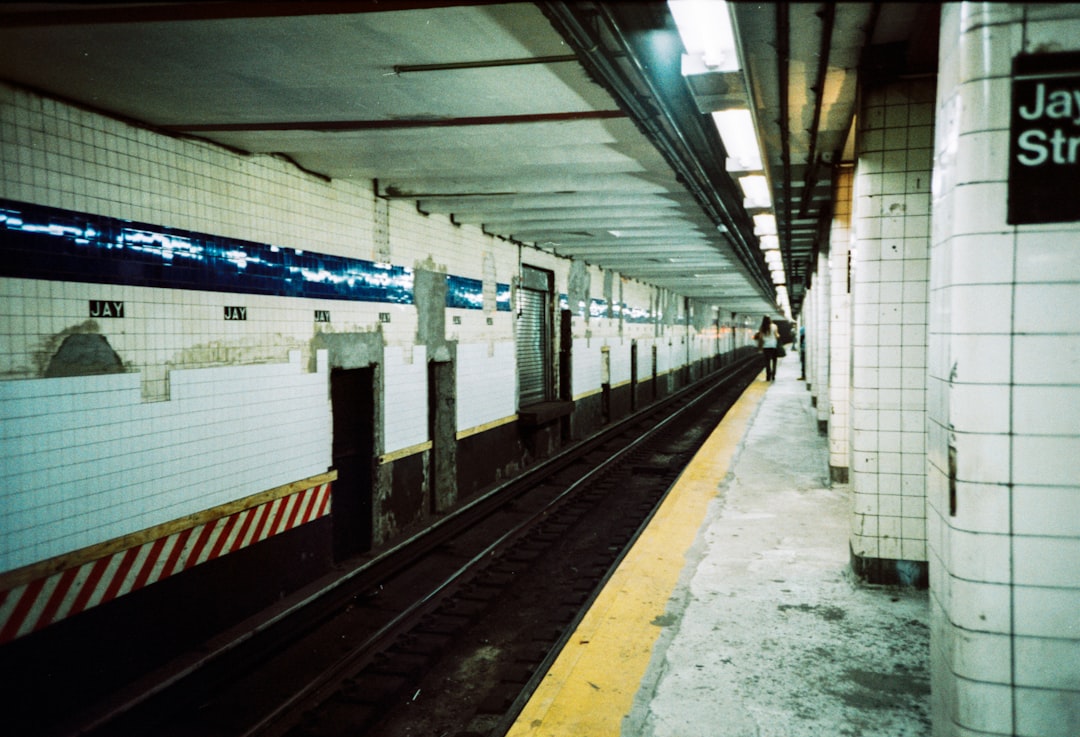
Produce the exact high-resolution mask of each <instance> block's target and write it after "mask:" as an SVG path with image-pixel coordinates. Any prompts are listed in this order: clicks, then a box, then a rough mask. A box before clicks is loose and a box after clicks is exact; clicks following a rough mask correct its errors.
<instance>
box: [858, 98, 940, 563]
mask: <svg viewBox="0 0 1080 737" xmlns="http://www.w3.org/2000/svg"><path fill="white" fill-rule="evenodd" d="M933 101H934V80H933V79H913V80H894V81H889V82H883V83H878V84H875V85H873V86H867V87H866V88H865V89H864V90H863V91H862V97H861V100H860V112H859V129H858V136H857V138H856V152H857V165H856V171H855V210H854V219H855V231H856V243H855V248H856V254H855V258H854V264H853V266H854V269H853V274H852V283H853V287H852V288H853V292H854V294H853V301H852V316H853V319H852V362H853V363H852V389H851V414H852V425H851V427H852V433H851V438H852V445H851V448H852V456H851V458H852V466H851V470H852V490H853V493H854V505H855V506H854V514H853V518H852V523H853V526H852V534H851V548H852V564H853V567H854V569H855V570H856V572H858V573H859V574H861V575H863V576H864V577H866V578H867V579H869V580H871V581H878V582H890V581H898V582H901V583H919V584H923V583H924V582H925V577H926V568H927V567H926V560H927V558H926V511H925V505H926V455H925V454H926V445H925V443H926V429H925V427H926V424H925V423H926V411H925V408H926V322H927V317H926V312H927V285H928V268H929V254H928V250H929V248H928V247H929V235H930V217H929V214H930V174H931V163H932V149H931V145H932V142H933V107H934V103H933Z"/></svg>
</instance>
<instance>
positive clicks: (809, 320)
mask: <svg viewBox="0 0 1080 737" xmlns="http://www.w3.org/2000/svg"><path fill="white" fill-rule="evenodd" d="M815 284H816V282H815V281H811V282H810V288H809V289H807V290H806V297H805V299H804V300H803V307H802V316H803V321H804V322H805V323H806V387H807V389H808V390H809V391H810V401H811V402H812V403H814V404H815V405H816V403H817V399H816V398H817V389H816V386H817V384H816V382H815V381H814V351H815V350H816V349H817V320H816V319H815V317H816V316H815V315H814V305H815V300H816V299H817V293H816V292H815V290H814V285H815Z"/></svg>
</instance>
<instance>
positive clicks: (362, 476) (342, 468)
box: [330, 367, 375, 560]
mask: <svg viewBox="0 0 1080 737" xmlns="http://www.w3.org/2000/svg"><path fill="white" fill-rule="evenodd" d="M330 405H331V409H332V411H333V415H334V440H333V445H332V451H331V453H332V455H333V463H334V468H335V469H336V470H337V472H338V478H337V481H335V482H334V486H333V504H332V507H331V509H332V515H333V528H334V558H335V560H341V559H343V558H347V557H349V556H350V555H356V554H358V553H363V552H366V551H368V550H370V549H371V538H372V535H371V527H372V517H371V506H372V504H371V502H372V499H371V497H372V488H373V484H372V474H373V471H374V467H375V457H374V456H375V433H374V428H375V369H374V368H372V367H368V368H357V369H333V370H332V371H331V372H330Z"/></svg>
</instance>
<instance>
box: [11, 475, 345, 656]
mask: <svg viewBox="0 0 1080 737" xmlns="http://www.w3.org/2000/svg"><path fill="white" fill-rule="evenodd" d="M329 513H330V483H329V482H326V483H323V484H319V485H317V486H312V487H310V488H308V489H304V490H302V491H298V492H296V493H293V494H289V495H287V496H281V497H278V498H276V499H272V500H270V501H267V502H265V503H263V504H259V505H257V506H253V507H250V508H248V509H244V510H241V511H239V512H235V513H233V514H229V515H225V516H221V517H218V518H217V519H213V520H210V521H208V522H205V523H203V524H199V525H196V526H194V527H189V528H187V529H184V530H180V531H178V532H173V533H172V534H168V535H164V536H162V537H159V538H157V539H155V540H150V541H147V542H144V543H142V544H139V545H135V546H133V547H129V548H127V549H124V550H119V551H117V552H114V553H112V554H111V555H106V556H103V557H100V558H97V559H96V560H90V561H87V562H85V563H82V564H81V565H75V566H73V567H71V568H68V569H67V570H64V571H60V572H59V573H53V574H51V575H46V576H42V577H41V578H38V579H36V580H33V581H30V582H28V583H24V584H21V585H18V586H14V587H13V588H10V589H8V590H5V591H0V644H3V643H5V642H10V641H11V640H14V639H16V638H18V637H22V636H24V635H27V634H29V633H31V632H34V631H35V630H39V629H42V628H43V627H47V626H48V625H50V624H52V623H54V622H59V621H60V620H62V619H66V618H67V617H70V616H72V615H75V614H78V613H79V612H81V611H84V610H86V609H90V608H93V607H95V606H98V605H99V604H104V603H105V602H107V601H111V600H112V599H115V598H117V597H118V596H123V595H124V594H128V593H131V592H132V591H137V590H139V589H141V588H143V587H144V586H147V585H149V584H152V583H156V582H158V581H162V580H164V579H166V578H168V577H169V576H172V575H175V574H177V573H180V572H181V571H185V570H187V569H188V568H192V567H194V566H197V565H199V564H200V563H205V562H207V561H210V560H213V559H215V558H220V557H221V556H223V555H227V554H229V553H233V552H236V551H237V550H241V549H243V548H246V547H247V546H249V545H253V544H255V543H257V542H259V541H261V540H265V539H267V538H268V537H273V536H274V535H278V534H281V533H282V532H285V531H286V530H291V529H293V528H294V527H299V526H300V525H303V524H306V523H308V522H311V521H314V520H316V519H318V518H320V517H323V516H325V515H327V514H329Z"/></svg>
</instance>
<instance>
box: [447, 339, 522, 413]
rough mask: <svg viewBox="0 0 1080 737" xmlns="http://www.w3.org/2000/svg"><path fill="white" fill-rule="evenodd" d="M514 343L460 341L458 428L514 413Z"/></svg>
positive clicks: (515, 364) (458, 360)
mask: <svg viewBox="0 0 1080 737" xmlns="http://www.w3.org/2000/svg"><path fill="white" fill-rule="evenodd" d="M516 371H517V363H516V361H515V354H514V344H513V343H507V342H498V343H495V342H488V343H459V344H458V348H457V403H456V405H457V430H458V432H462V431H465V430H471V429H473V428H476V427H480V426H481V425H485V424H487V423H490V422H497V421H499V420H503V419H506V418H507V417H513V416H514V415H515V414H516V413H517V393H516V392H515V390H514V388H515V382H516V380H517V374H516Z"/></svg>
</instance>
